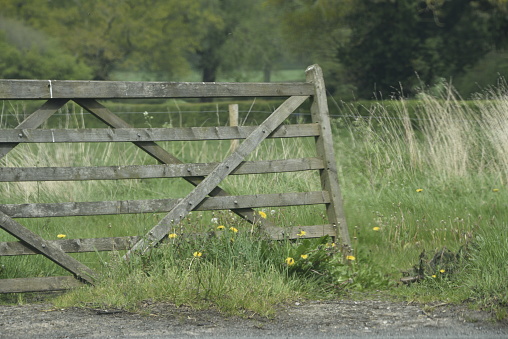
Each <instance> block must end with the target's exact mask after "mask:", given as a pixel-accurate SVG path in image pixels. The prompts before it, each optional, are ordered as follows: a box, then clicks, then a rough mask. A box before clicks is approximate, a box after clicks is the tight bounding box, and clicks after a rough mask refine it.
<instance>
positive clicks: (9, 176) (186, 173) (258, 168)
mask: <svg viewBox="0 0 508 339" xmlns="http://www.w3.org/2000/svg"><path fill="white" fill-rule="evenodd" d="M219 164H220V163H202V164H199V163H196V164H194V163H189V164H171V165H129V166H96V167H0V182H25V181H85V180H120V179H147V178H185V177H196V176H207V175H209V174H210V173H211V172H212V171H213V169H214V168H216V167H217V166H218V165H219ZM322 168H323V161H322V160H321V159H318V158H300V159H287V160H267V161H243V162H242V163H241V164H240V165H239V166H238V167H237V168H236V169H235V170H233V171H232V172H231V175H247V174H267V173H282V172H299V171H308V170H317V169H322Z"/></svg>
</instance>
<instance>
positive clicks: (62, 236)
mask: <svg viewBox="0 0 508 339" xmlns="http://www.w3.org/2000/svg"><path fill="white" fill-rule="evenodd" d="M56 237H57V238H58V239H63V238H65V237H66V235H65V234H58V235H57V236H56Z"/></svg>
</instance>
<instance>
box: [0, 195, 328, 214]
mask: <svg viewBox="0 0 508 339" xmlns="http://www.w3.org/2000/svg"><path fill="white" fill-rule="evenodd" d="M180 201H181V199H155V200H117V201H96V202H62V203H36V204H3V205H0V211H1V212H3V213H5V214H6V215H8V216H9V217H11V218H50V217H73V216H74V217H79V216H93V215H120V214H138V213H166V212H169V211H171V210H172V209H173V207H174V206H175V205H176V204H178V203H179V202H180ZM329 202H330V196H329V193H328V192H325V191H318V192H292V193H272V194H253V195H231V196H216V197H207V198H205V199H203V201H202V202H201V203H200V204H198V205H197V206H196V208H195V209H194V210H196V211H213V210H232V209H238V208H240V209H244V208H262V207H285V206H303V205H319V204H327V203H329Z"/></svg>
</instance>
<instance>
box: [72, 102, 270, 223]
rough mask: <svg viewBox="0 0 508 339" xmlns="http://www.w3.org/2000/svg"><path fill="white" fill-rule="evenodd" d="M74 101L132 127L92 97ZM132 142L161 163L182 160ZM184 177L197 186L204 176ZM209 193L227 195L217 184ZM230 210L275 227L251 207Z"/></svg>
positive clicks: (116, 124) (149, 143) (106, 120)
mask: <svg viewBox="0 0 508 339" xmlns="http://www.w3.org/2000/svg"><path fill="white" fill-rule="evenodd" d="M74 101H75V102H76V103H77V104H78V105H80V106H81V107H83V108H84V109H86V110H87V111H88V112H90V113H92V114H93V115H95V116H96V117H97V118H99V119H100V120H101V121H103V122H104V123H105V124H107V125H108V126H110V127H113V128H131V127H132V126H131V125H129V124H128V123H127V122H126V121H124V120H122V119H121V118H120V117H118V116H117V115H115V114H113V113H112V112H111V111H110V110H108V109H107V108H106V107H104V106H103V105H101V104H100V103H98V102H97V101H96V100H94V99H74ZM134 144H135V145H136V146H138V147H139V148H141V149H142V150H143V151H145V152H146V153H148V154H150V155H151V156H152V157H154V158H155V159H157V161H159V162H160V163H162V164H183V162H182V161H181V160H180V159H178V158H176V157H175V156H173V155H172V154H171V153H169V152H167V151H166V150H165V149H163V148H162V147H160V146H159V145H157V143H155V142H152V141H142V142H134ZM184 179H185V180H186V181H188V182H189V183H191V184H192V185H194V186H197V185H199V184H200V183H201V181H203V179H204V177H188V178H184ZM209 195H210V196H212V197H214V196H228V195H229V193H228V192H227V191H225V190H223V189H222V188H220V187H218V186H217V187H215V188H214V189H213V190H212V191H211V192H210V193H209ZM231 211H233V212H234V213H235V214H237V215H239V216H240V217H242V218H243V219H244V220H246V221H248V222H250V223H252V224H258V225H260V226H262V227H265V228H266V227H275V225H274V224H272V223H271V222H269V221H268V220H266V219H263V218H261V217H260V216H259V213H257V212H256V211H255V210H253V209H252V208H237V209H233V210H231Z"/></svg>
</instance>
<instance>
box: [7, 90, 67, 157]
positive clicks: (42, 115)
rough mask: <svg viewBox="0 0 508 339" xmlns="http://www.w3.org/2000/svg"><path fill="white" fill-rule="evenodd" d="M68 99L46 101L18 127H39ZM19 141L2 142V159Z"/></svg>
mask: <svg viewBox="0 0 508 339" xmlns="http://www.w3.org/2000/svg"><path fill="white" fill-rule="evenodd" d="M67 101H69V100H67V99H51V100H48V101H46V102H45V103H44V104H43V105H42V106H41V107H39V109H37V110H36V111H35V112H33V113H32V114H30V116H29V117H28V118H26V119H25V120H24V121H23V122H22V123H20V124H19V125H18V126H17V127H16V128H19V129H23V128H37V127H39V126H40V125H42V124H43V123H44V121H46V120H47V119H48V118H49V117H50V116H52V115H53V114H55V112H56V111H57V110H58V109H60V107H62V106H63V105H65V104H66V103H67ZM17 145H19V143H0V159H2V158H3V157H4V156H5V155H6V154H7V153H9V152H10V151H11V150H12V149H13V148H14V147H16V146H17Z"/></svg>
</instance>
